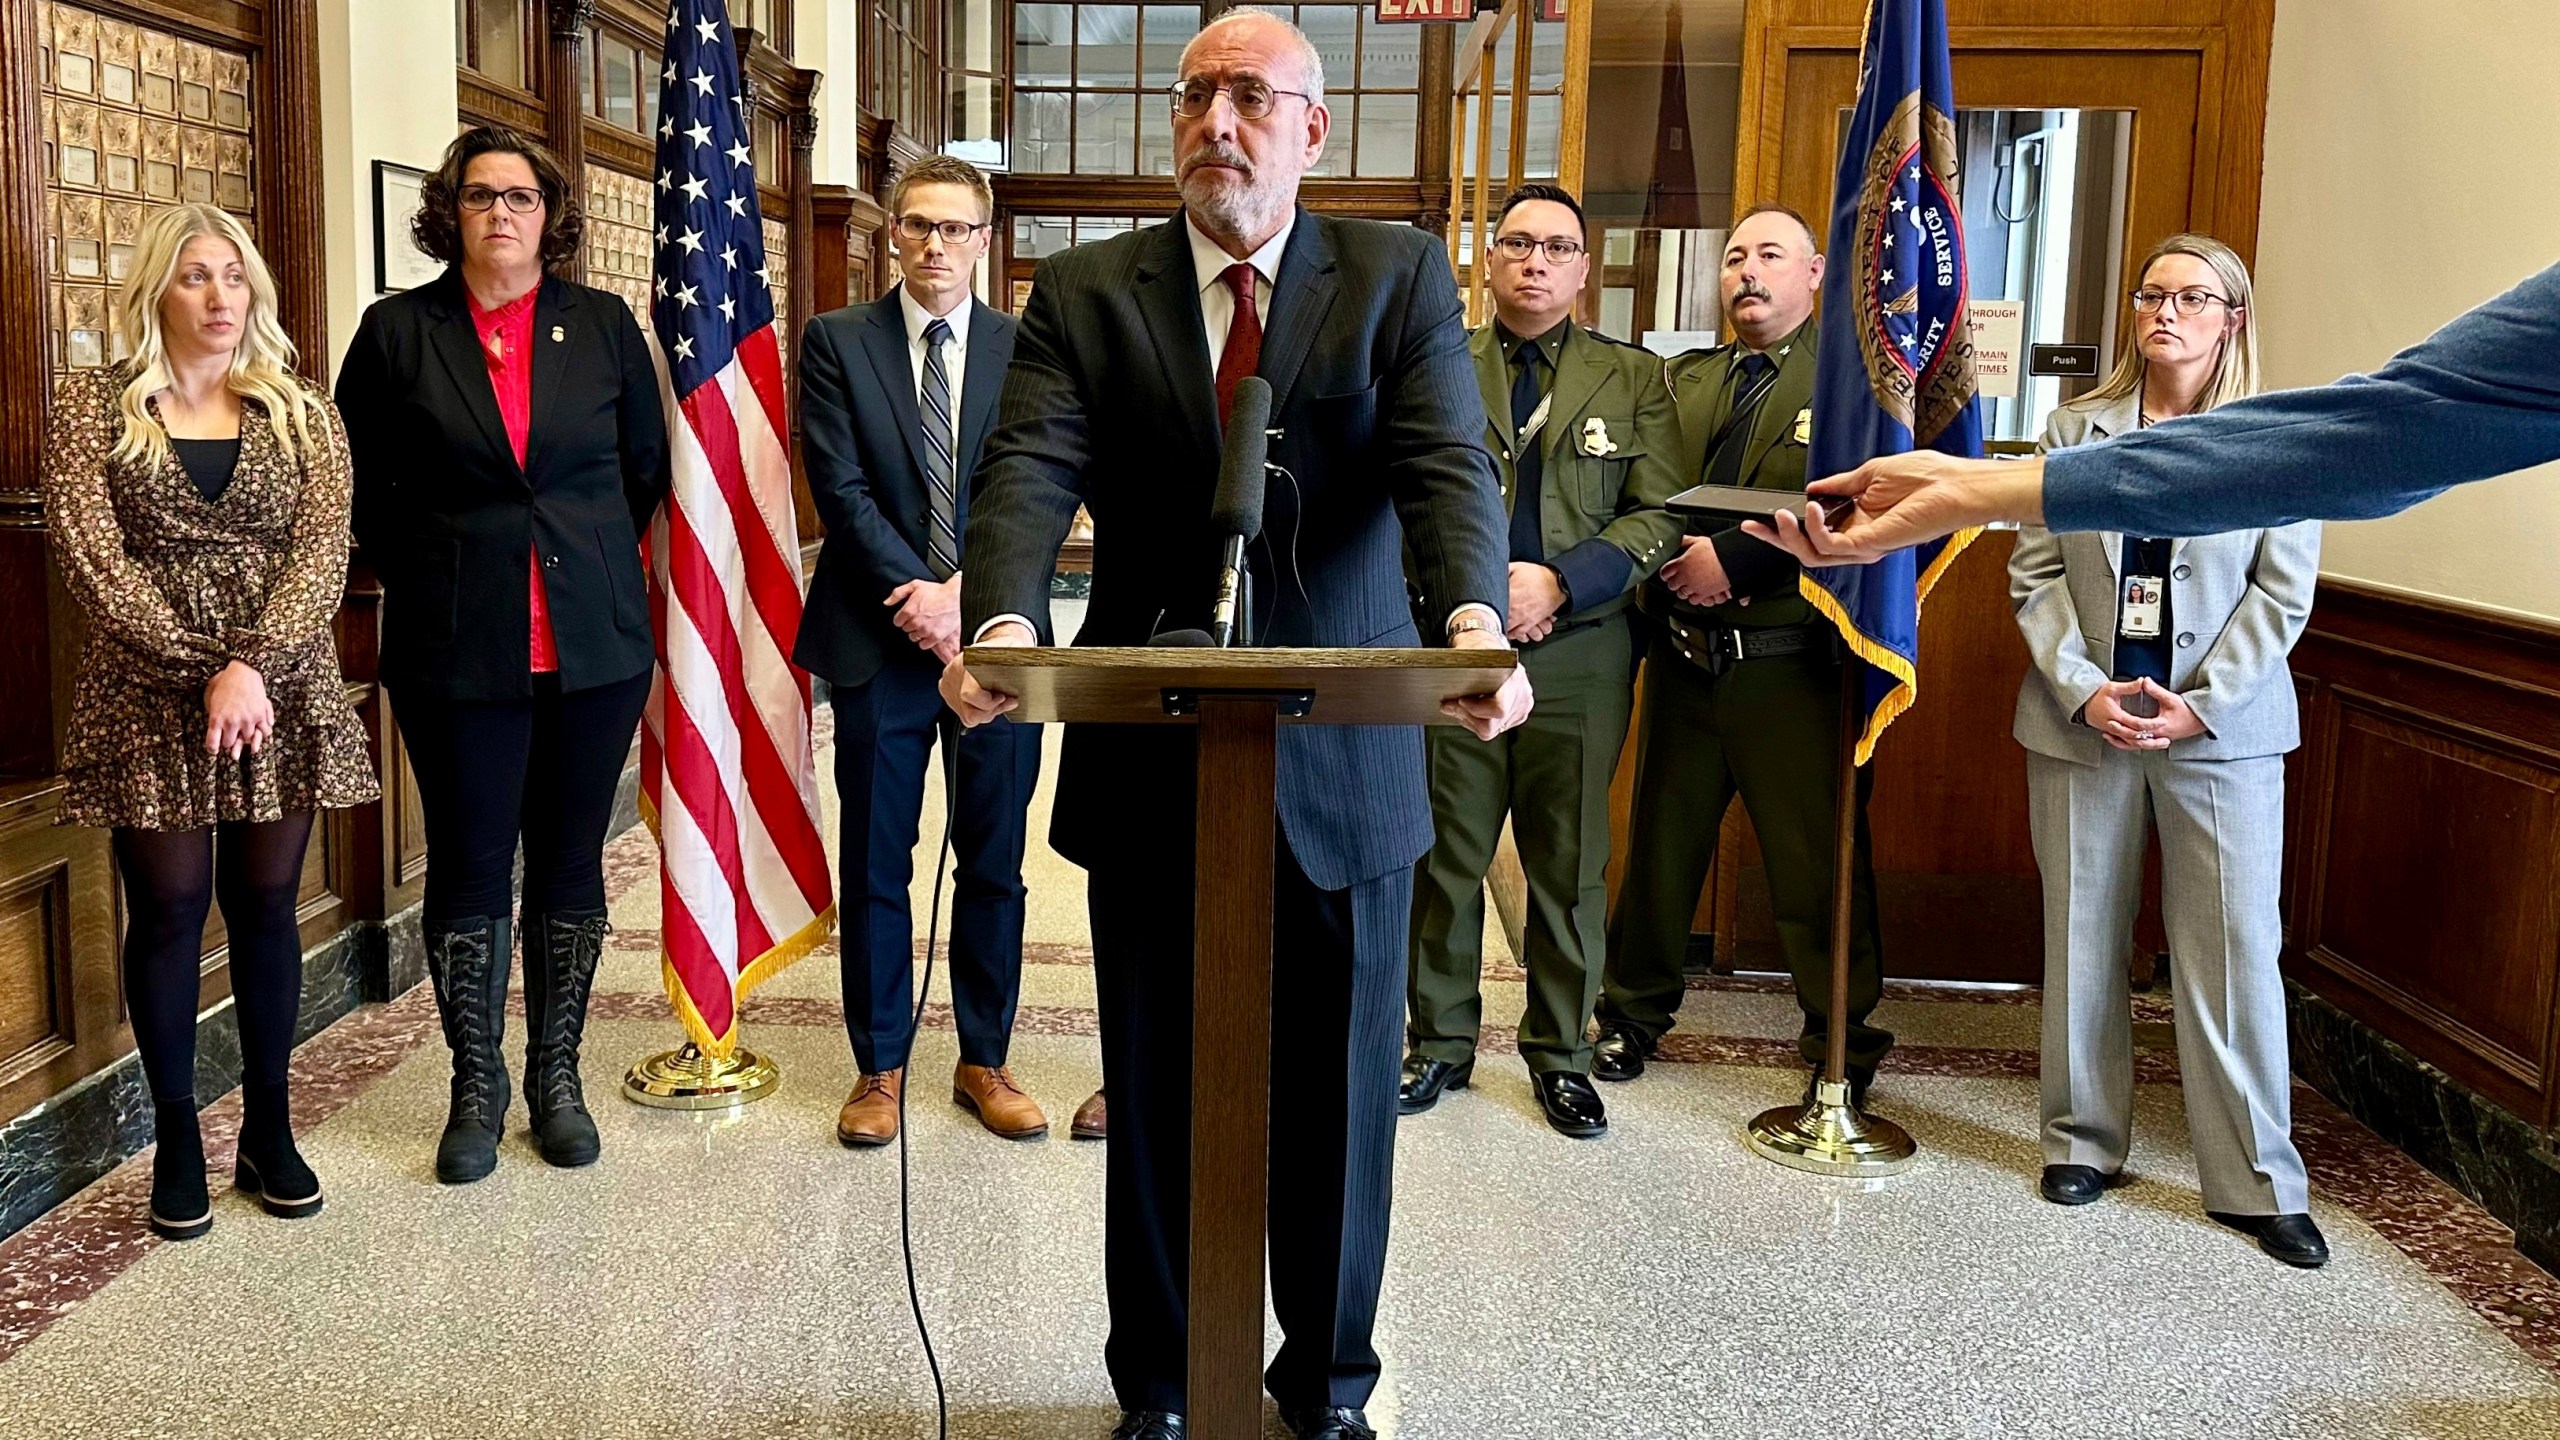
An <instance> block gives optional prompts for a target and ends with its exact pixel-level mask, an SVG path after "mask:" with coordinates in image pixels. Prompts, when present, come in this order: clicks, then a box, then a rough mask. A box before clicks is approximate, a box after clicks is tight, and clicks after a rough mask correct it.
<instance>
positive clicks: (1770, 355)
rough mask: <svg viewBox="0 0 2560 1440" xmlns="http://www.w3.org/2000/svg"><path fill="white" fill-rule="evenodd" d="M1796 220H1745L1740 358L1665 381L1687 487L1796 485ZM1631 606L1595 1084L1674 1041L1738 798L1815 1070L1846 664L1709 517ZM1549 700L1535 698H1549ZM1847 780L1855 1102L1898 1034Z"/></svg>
mask: <svg viewBox="0 0 2560 1440" xmlns="http://www.w3.org/2000/svg"><path fill="white" fill-rule="evenodd" d="M1818 251H1819V247H1818V245H1817V244H1816V242H1815V240H1814V237H1813V231H1812V228H1811V227H1810V226H1808V225H1806V224H1805V221H1804V217H1803V216H1801V215H1799V214H1797V213H1796V212H1795V211H1793V210H1790V209H1787V208H1786V207H1784V206H1780V205H1758V206H1754V207H1752V208H1751V209H1750V210H1748V211H1746V212H1745V213H1744V215H1743V217H1742V219H1741V220H1739V221H1738V222H1736V223H1735V225H1734V227H1733V229H1732V230H1731V231H1730V232H1729V234H1728V236H1727V239H1726V243H1725V252H1724V268H1723V291H1724V312H1725V319H1726V322H1727V324H1728V326H1729V327H1730V335H1731V340H1732V343H1730V344H1728V345H1726V346H1724V347H1723V348H1721V349H1717V350H1711V351H1705V352H1702V353H1699V354H1696V355H1684V356H1681V357H1679V358H1678V359H1675V360H1673V361H1672V362H1671V364H1670V366H1669V367H1668V371H1669V377H1670V385H1671V393H1672V399H1673V403H1674V406H1675V407H1676V409H1677V410H1678V413H1679V419H1680V435H1681V442H1682V445H1681V455H1680V466H1681V469H1680V473H1681V475H1682V477H1683V479H1684V482H1685V483H1688V484H1698V483H1709V484H1718V485H1751V486H1759V487H1764V488H1767V489H1769V490H1773V491H1776V490H1785V491H1801V490H1803V489H1804V482H1805V473H1804V461H1805V441H1806V440H1807V438H1808V435H1809V430H1810V425H1811V419H1812V412H1811V409H1810V408H1809V407H1811V405H1812V404H1813V372H1814V360H1813V356H1814V338H1815V333H1816V330H1817V327H1816V325H1815V324H1814V321H1813V303H1814V297H1815V296H1816V295H1818V294H1819V293H1820V292H1821V289H1822V256H1821V255H1820V254H1819V253H1818ZM1679 544H1680V548H1679V551H1678V553H1677V555H1676V556H1675V557H1674V558H1672V559H1671V561H1670V563H1668V564H1667V565H1664V566H1663V567H1661V573H1660V574H1659V575H1658V576H1656V577H1655V579H1654V581H1653V582H1652V583H1649V584H1647V585H1646V586H1645V587H1644V589H1643V592H1642V595H1641V596H1640V598H1639V600H1638V604H1639V605H1640V606H1641V607H1642V608H1643V611H1644V613H1645V614H1646V615H1647V616H1648V617H1650V618H1651V619H1652V620H1654V621H1656V622H1658V623H1656V624H1655V625H1654V626H1653V627H1652V628H1653V631H1654V634H1653V639H1652V643H1651V647H1650V649H1649V650H1648V652H1647V657H1646V664H1645V698H1644V714H1643V716H1642V718H1641V720H1640V721H1639V722H1638V726H1637V731H1636V780H1635V807H1634V813H1633V814H1632V815H1631V816H1630V817H1629V825H1628V837H1627V865H1626V869H1625V872H1624V874H1623V876H1622V877H1621V879H1620V882H1619V890H1618V904H1617V909H1616V910H1615V911H1614V912H1613V913H1612V914H1611V915H1610V917H1609V945H1608V968H1607V978H1606V983H1605V985H1604V988H1603V991H1602V994H1601V997H1600V1007H1599V1018H1600V1040H1599V1044H1598V1047H1597V1053H1596V1055H1595V1056H1594V1061H1593V1067H1592V1073H1593V1074H1595V1075H1597V1076H1598V1077H1599V1078H1601V1079H1603V1080H1632V1079H1634V1078H1635V1077H1636V1076H1637V1075H1639V1074H1641V1073H1643V1071H1644V1062H1645V1059H1646V1057H1647V1056H1649V1055H1651V1054H1652V1053H1653V1049H1654V1046H1655V1045H1656V1044H1657V1043H1658V1042H1659V1041H1660V1040H1661V1039H1662V1036H1663V1033H1664V1032H1665V1031H1667V1030H1669V1029H1670V1028H1671V1023H1672V1016H1673V1014H1674V1012H1675V1011H1677V1010H1678V1008H1679V1005H1680V998H1681V993H1682V988H1683V987H1682V983H1681V961H1682V959H1683V957H1684V955H1685V952H1686V951H1687V948H1688V943H1689V927H1690V920H1691V917H1692V916H1693V915H1695V914H1696V912H1697V906H1698V893H1699V890H1700V889H1701V888H1702V887H1703V886H1704V885H1705V883H1706V880H1707V876H1708V875H1709V873H1710V872H1711V871H1712V870H1713V869H1714V867H1715V854H1716V831H1717V823H1718V821H1719V820H1720V819H1721V818H1722V816H1723V815H1724V812H1725V807H1726V806H1727V805H1728V804H1730V803H1731V802H1732V800H1733V797H1734V795H1735V794H1736V793H1737V792H1739V793H1740V795H1741V796H1742V804H1743V808H1744V810H1745V811H1746V812H1747V813H1748V814H1749V815H1750V816H1751V825H1752V829H1753V830H1754V831H1755V832H1756V833H1757V834H1758V836H1759V838H1760V850H1761V854H1762V856H1763V857H1764V858H1765V860H1766V863H1767V874H1768V880H1769V900H1770V908H1771V911H1772V912H1773V915H1774V917H1775V919H1776V921H1777V930H1778V940H1779V943H1780V945H1781V946H1782V947H1783V948H1784V950H1785V953H1786V960H1787V968H1788V969H1789V970H1790V971H1792V972H1794V975H1795V982H1796V1000H1797V1003H1798V1005H1799V1006H1800V1007H1801V1008H1802V1009H1803V1011H1804V1031H1803V1037H1802V1040H1801V1042H1800V1045H1801V1050H1802V1053H1803V1055H1804V1057H1805V1059H1806V1060H1807V1061H1808V1062H1810V1063H1812V1064H1815V1065H1819V1064H1820V1063H1821V1060H1822V1056H1823V1048H1824V1038H1825V1029H1826V1026H1827V1024H1828V1017H1829V1013H1830V1012H1829V1007H1830V1003H1831V887H1832V867H1833V864H1834V860H1833V856H1834V853H1835V851H1834V834H1833V831H1834V826H1835V824H1836V818H1837V802H1836V798H1835V797H1836V796H1837V794H1838V790H1837V788H1836V787H1837V785H1838V783H1839V781H1838V774H1839V763H1840V761H1839V745H1840V667H1841V665H1842V663H1843V654H1844V652H1843V650H1842V647H1841V645H1840V643H1839V639H1838V636H1837V633H1836V632H1835V631H1834V630H1833V629H1832V628H1831V625H1830V623H1829V622H1828V621H1827V620H1825V619H1824V618H1823V617H1822V616H1821V615H1820V614H1819V613H1817V612H1816V611H1815V610H1814V609H1813V608H1812V607H1811V606H1810V605H1808V604H1807V603H1805V601H1804V599H1803V597H1802V596H1800V595H1799V594H1798V593H1797V589H1796V578H1797V568H1796V563H1795V562H1794V561H1793V560H1791V559H1789V558H1788V557H1787V555H1786V554H1785V553H1784V552H1783V551H1780V550H1777V549H1775V548H1773V547H1771V546H1767V545H1763V544H1761V543H1760V542H1759V541H1757V540H1753V539H1751V538H1750V537H1749V536H1746V535H1744V534H1743V533H1742V532H1741V531H1740V530H1738V529H1735V528H1733V527H1732V525H1731V524H1730V522H1726V521H1702V522H1699V523H1698V524H1697V525H1696V526H1694V527H1693V528H1692V531H1691V533H1690V534H1688V535H1685V536H1683V537H1682V539H1681V540H1680V542H1679ZM1542 693H1543V692H1542ZM1868 773H1869V772H1867V771H1864V770H1861V771H1860V772H1859V773H1858V779H1859V796H1858V801H1859V803H1858V837H1857V839H1858V844H1857V852H1856V853H1857V859H1856V869H1855V876H1854V880H1855V884H1854V892H1853V904H1852V909H1851V916H1852V923H1853V924H1854V925H1855V927H1856V933H1855V934H1854V935H1853V936H1852V937H1851V948H1850V964H1849V993H1848V1010H1849V1080H1850V1087H1851V1090H1852V1092H1853V1093H1854V1094H1855V1095H1856V1096H1857V1097H1858V1098H1859V1099H1861V1100H1863V1098H1864V1097H1865V1094H1866V1089H1867V1083H1868V1082H1869V1081H1870V1080H1872V1079H1873V1078H1874V1076H1875V1070H1876V1064H1877V1062H1878V1061H1880V1060H1882V1059H1883V1058H1884V1053H1885V1050H1886V1049H1887V1048H1888V1047H1889V1046H1891V1045H1892V1043H1893V1037H1892V1036H1891V1035H1889V1034H1887V1033H1886V1032H1884V1031H1882V1030H1879V1029H1876V1028H1875V1027H1873V1026H1871V1025H1868V1024H1867V1023H1866V1019H1867V1016H1868V1014H1869V1013H1870V1012H1872V1011H1873V1010H1874V1009H1875V1005H1876V1000H1877V998H1878V996H1879V995H1880V994H1881V992H1882V988H1883V978H1882V966H1881V962H1880V961H1879V959H1878V955H1877V950H1876V907H1875V877H1874V874H1873V867H1872V864H1871V862H1870V860H1869V855H1868V845H1867V822H1866V781H1867V776H1868Z"/></svg>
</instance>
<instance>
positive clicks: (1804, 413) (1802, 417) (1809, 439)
mask: <svg viewBox="0 0 2560 1440" xmlns="http://www.w3.org/2000/svg"><path fill="white" fill-rule="evenodd" d="M1796 443H1797V444H1799V445H1810V444H1812V443H1813V407H1812V406H1810V405H1808V406H1806V407H1805V408H1803V409H1802V410H1799V411H1797V412H1796Z"/></svg>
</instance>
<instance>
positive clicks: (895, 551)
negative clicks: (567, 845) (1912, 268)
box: [791, 155, 1049, 1146]
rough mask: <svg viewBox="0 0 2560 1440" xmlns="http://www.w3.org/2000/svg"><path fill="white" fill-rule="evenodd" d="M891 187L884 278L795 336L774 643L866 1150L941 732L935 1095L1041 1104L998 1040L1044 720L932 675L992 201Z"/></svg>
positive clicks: (949, 563)
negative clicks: (829, 756)
mask: <svg viewBox="0 0 2560 1440" xmlns="http://www.w3.org/2000/svg"><path fill="white" fill-rule="evenodd" d="M889 203H890V208H891V210H892V211H893V212H894V214H895V218H894V219H893V220H892V222H891V225H892V231H893V234H894V235H895V237H896V240H897V246H898V266H899V270H900V271H901V273H902V274H903V276H904V279H903V280H902V281H901V283H900V284H899V287H898V289H897V291H896V292H895V293H894V294H891V295H889V296H886V297H884V298H883V299H880V300H878V301H875V302H873V303H871V304H868V305H849V306H846V307H845V308H844V309H841V310H834V311H830V312H828V313H827V314H824V315H821V316H819V317H818V318H817V319H816V320H814V321H812V322H811V323H810V325H809V330H808V333H807V335H806V336H804V337H803V338H802V341H801V346H800V430H801V446H802V450H801V453H802V456H803V458H804V459H805V461H806V463H807V467H808V472H809V493H810V497H811V498H812V499H813V500H814V501H815V502H816V503H817V508H818V517H819V519H821V520H823V521H824V522H825V523H826V528H827V540H826V546H825V548H824V549H822V550H820V551H819V552H818V571H817V576H816V578H815V579H814V580H813V581H812V582H811V583H810V586H809V602H808V609H807V612H806V614H805V616H804V618H803V619H802V621H801V623H800V639H799V643H798V644H797V645H796V646H794V647H793V650H792V656H791V658H792V659H793V660H795V661H797V662H798V663H799V664H800V665H802V666H803V667H805V668H806V669H808V670H809V671H811V672H812V673H814V674H817V675H820V676H823V677H824V678H825V679H826V681H827V683H828V685H829V686H830V687H831V689H832V692H833V703H834V706H835V713H836V795H837V798H838V800H839V801H840V802H841V804H842V817H841V823H842V825H843V845H842V855H841V857H840V865H841V867H842V871H843V877H842V879H843V883H842V901H841V915H842V921H841V927H840V928H841V941H840V945H841V950H840V957H841V964H842V969H843V976H844V1015H845V1029H846V1030H847V1031H848V1032H850V1034H851V1036H852V1039H853V1055H854V1061H855V1063H856V1064H857V1065H858V1066H860V1068H861V1072H862V1077H861V1080H860V1082H859V1083H858V1084H856V1085H855V1087H854V1090H853V1094H852V1096H851V1098H849V1099H847V1100H846V1101H845V1105H844V1109H843V1111H842V1112H841V1113H840V1114H839V1115H838V1116H837V1118H836V1136H837V1138H838V1139H840V1140H842V1141H843V1142H844V1143H845V1144H847V1145H851V1146H876V1145H885V1144H887V1143H888V1142H889V1141H891V1140H894V1139H896V1138H897V1135H898V1097H899V1094H900V1092H901V1091H902V1090H903V1088H904V1085H905V1079H906V1065H907V1052H908V1048H909V1046H910V1045H911V1044H912V1043H913V1041H914V1039H915V1033H914V1023H913V1016H914V1009H915V1001H914V965H913V963H912V958H911V957H912V955H913V949H914V943H915V942H914V924H913V921H912V917H911V916H910V915H909V914H908V908H907V890H908V885H909V882H910V881H911V880H912V878H913V875H914V869H915V864H914V854H915V847H916V836H917V828H918V817H919V814H920V813H921V811H922V809H923V805H924V789H925V767H926V765H927V764H929V763H931V760H932V756H933V750H934V744H935V741H936V739H937V737H938V738H939V739H940V741H941V743H942V745H943V746H944V747H945V749H944V753H945V758H946V760H948V759H949V758H950V757H951V756H952V754H953V753H954V751H955V750H956V754H957V762H958V763H957V772H958V773H957V776H956V781H957V783H956V784H954V785H953V786H952V787H951V793H953V794H955V795H956V796H957V797H958V805H957V807H956V810H955V812H954V814H953V816H952V826H951V840H952V848H953V850H954V851H955V852H956V854H957V855H958V857H959V874H958V881H957V885H956V889H955V894H954V900H953V906H952V925H951V950H950V955H951V994H952V1009H953V1018H954V1020H955V1023H956V1028H957V1029H958V1031H959V1035H960V1064H959V1068H958V1070H957V1071H956V1072H955V1073H954V1074H953V1076H952V1097H953V1099H955V1100H956V1101H958V1102H959V1103H960V1104H961V1105H964V1106H966V1107H968V1108H969V1109H971V1110H974V1111H975V1112H977V1115H978V1118H979V1119H980V1120H981V1121H982V1122H984V1123H985V1125H986V1127H987V1128H988V1129H989V1130H991V1131H993V1132H995V1133H996V1134H998V1135H1002V1136H1005V1137H1006V1138H1008V1139H1034V1138H1037V1137H1040V1136H1044V1135H1046V1134H1048V1133H1049V1121H1048V1117H1047V1116H1045V1115H1043V1114H1042V1113H1041V1110H1040V1106H1039V1105H1038V1103H1037V1102H1035V1101H1034V1100H1032V1098H1031V1097H1030V1096H1029V1095H1027V1094H1025V1093H1023V1091H1022V1088H1021V1087H1020V1086H1019V1085H1017V1084H1016V1083H1015V1082H1014V1079H1013V1074H1012V1072H1011V1071H1010V1070H1009V1069H1007V1068H1006V1065H1005V1051H1006V1047H1007V1045H1008V1043H1009V1042H1010V1040H1011V1039H1012V1034H1013V1011H1014V1002H1015V1000H1016V998H1017V997H1018V996H1019V995H1020V993H1021V989H1022V914H1023V898H1024V893H1025V892H1024V890H1023V886H1022V847H1023V839H1024V834H1025V826H1024V811H1025V809H1026V808H1027V807H1028V806H1029V804H1030V801H1031V788H1032V785H1033V783H1034V782H1035V781H1036V780H1037V779H1038V778H1039V773H1040V731H1039V727H1038V726H1034V725H996V726H988V727H985V728H982V729H979V730H975V731H971V732H969V733H968V734H966V735H965V736H964V735H963V734H962V733H961V730H960V726H959V724H958V722H957V720H956V719H955V718H954V716H953V715H952V713H951V712H950V711H949V710H948V709H947V708H945V707H944V705H943V703H942V700H941V697H940V696H938V695H937V694H935V693H934V684H935V681H936V679H937V678H938V677H939V676H940V674H941V671H942V666H943V664H944V663H945V662H946V661H948V660H950V658H951V657H952V656H954V655H956V654H958V653H959V646H960V586H961V574H960V532H961V528H962V526H963V525H964V524H965V523H966V522H967V519H968V513H969V493H968V492H969V475H970V472H972V471H974V470H976V469H977V468H978V451H979V449H980V447H982V446H983V445H984V444H985V442H986V436H987V430H988V428H989V427H990V425H991V424H992V423H993V421H994V419H995V409H996V394H997V391H998V390H999V389H1000V388H1001V387H1002V385H1003V383H1004V373H1005V367H1006V365H1007V364H1008V363H1009V362H1010V361H1011V360H1012V358H1013V335H1014V322H1013V320H1012V318H1011V317H1009V316H1006V315H1001V314H998V313H997V312H995V311H993V310H990V309H988V308H987V307H986V306H984V305H981V304H979V303H977V301H976V300H974V299H973V298H972V297H971V295H970V293H969V287H970V282H971V280H972V279H973V278H974V277H975V275H976V273H977V267H978V262H979V261H980V260H981V259H983V258H984V257H985V256H986V253H987V243H988V231H989V226H990V222H991V221H992V219H993V215H994V196H993V195H992V194H991V193H990V191H989V189H988V186H987V180H986V177H985V176H984V175H982V174H980V173H979V172H978V169H977V167H976V166H974V165H971V164H969V163H968V162H967V161H965V160H958V159H954V158H952V157H950V156H942V155H937V156H932V157H929V158H927V159H924V160H920V161H918V162H917V163H916V164H914V165H912V166H909V167H908V169H907V170H906V172H905V173H904V174H902V175H901V176H899V177H898V183H897V187H896V189H895V190H894V191H892V192H891V194H890V197H889ZM948 773H949V772H946V774H948Z"/></svg>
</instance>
